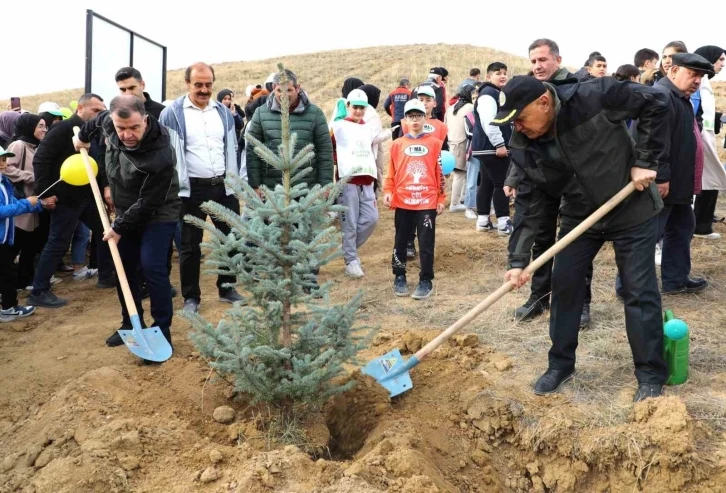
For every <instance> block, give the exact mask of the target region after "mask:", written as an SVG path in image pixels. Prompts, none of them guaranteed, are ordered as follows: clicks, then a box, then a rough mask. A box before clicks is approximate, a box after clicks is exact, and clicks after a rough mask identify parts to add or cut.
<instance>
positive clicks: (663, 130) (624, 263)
mask: <svg viewBox="0 0 726 493" xmlns="http://www.w3.org/2000/svg"><path fill="white" fill-rule="evenodd" d="M502 94H503V95H504V96H503V97H502V99H501V101H500V102H501V103H503V104H502V108H501V111H500V113H499V114H498V115H497V117H496V118H495V119H494V120H493V121H492V123H493V124H495V125H508V124H510V123H514V129H515V131H514V133H513V135H512V139H511V141H510V148H511V151H512V162H513V163H514V165H515V166H517V167H518V168H519V170H521V172H522V173H524V174H525V175H526V176H527V177H528V178H529V179H530V181H531V183H533V186H534V189H533V190H532V193H531V194H530V195H529V200H528V203H527V204H524V205H525V207H526V210H525V211H524V213H523V214H520V215H518V216H516V217H515V221H514V231H513V232H512V235H511V237H510V241H509V271H508V272H507V274H506V276H505V277H506V279H507V280H509V281H510V282H512V284H514V285H515V286H516V287H519V286H522V285H524V284H525V283H526V282H527V281H528V280H529V276H528V275H526V274H523V272H522V269H524V267H525V266H526V265H527V264H528V262H529V257H530V251H531V248H532V243H533V242H534V237H535V234H536V232H537V229H538V226H539V222H540V221H541V220H542V216H543V215H545V214H544V213H545V212H546V206H543V203H544V202H543V197H548V198H555V199H556V200H559V199H560V198H562V206H561V208H560V213H561V217H562V219H561V229H560V237H562V236H564V235H565V234H567V233H568V232H569V231H571V230H572V229H573V228H574V227H575V226H576V225H578V224H579V223H580V222H582V220H584V219H585V218H586V217H588V216H589V215H590V214H592V213H593V212H594V211H595V210H597V208H598V207H600V206H601V205H603V204H604V203H605V202H606V201H607V200H609V199H610V198H611V197H612V196H613V195H615V194H616V193H617V192H618V191H620V190H621V189H622V188H623V187H624V186H625V185H627V184H628V182H630V181H631V180H632V181H633V182H634V184H635V186H636V188H637V189H638V191H637V192H635V193H633V194H631V195H630V196H629V197H627V198H626V199H625V200H624V201H623V202H621V203H620V205H618V206H616V207H615V208H614V209H613V210H612V211H611V212H610V213H609V214H607V215H606V216H605V217H604V218H603V219H601V220H600V221H599V222H598V223H596V224H595V225H594V226H593V227H592V228H590V229H589V230H588V231H587V232H585V233H584V234H583V235H582V236H580V237H579V238H577V239H576V240H575V241H573V242H572V243H571V244H570V245H569V246H568V247H567V248H565V249H564V250H563V251H562V252H560V253H559V254H558V255H557V256H556V257H555V262H554V269H553V272H552V307H551V316H550V338H551V339H552V347H551V348H550V351H549V366H548V369H547V371H546V372H545V373H544V374H543V375H542V376H541V377H540V378H539V380H538V381H537V383H536V384H535V386H534V392H535V393H536V394H538V395H544V394H549V393H552V392H556V391H557V390H558V389H559V388H560V386H561V385H562V384H563V383H564V382H566V381H567V380H569V379H570V378H572V376H573V375H574V373H575V349H576V348H577V339H578V332H579V330H578V329H579V322H580V315H581V311H582V303H583V298H584V295H585V293H584V289H583V288H584V286H585V275H586V272H587V269H588V267H589V265H590V264H591V263H592V260H593V258H594V257H595V255H596V254H597V252H598V251H599V250H600V248H601V247H602V245H603V243H604V242H605V241H612V242H613V247H614V249H615V260H616V263H617V265H618V271H619V272H620V275H621V276H622V279H623V286H624V289H623V298H624V304H625V324H626V330H627V333H628V340H629V341H630V347H631V350H632V352H633V360H634V362H635V374H636V377H637V379H638V383H639V386H638V390H637V392H636V393H635V396H634V400H635V401H639V400H642V399H645V398H647V397H654V396H658V395H660V394H661V392H662V386H663V384H664V383H665V380H666V377H667V367H666V363H665V361H664V360H663V320H662V315H661V300H660V293H659V291H658V281H657V278H656V274H655V259H654V258H653V249H654V248H655V243H656V234H657V230H658V213H659V212H660V210H661V209H662V208H663V202H662V200H661V198H660V195H658V192H657V189H656V187H655V183H654V180H655V177H656V169H657V167H658V156H660V155H661V154H662V153H663V151H664V149H665V147H666V141H667V139H668V135H669V128H668V119H667V111H668V106H667V99H666V95H665V94H664V93H663V92H661V91H659V90H657V89H653V88H649V87H646V86H641V85H639V84H633V83H619V82H617V81H616V80H615V79H614V78H611V77H603V78H600V79H596V80H593V81H589V82H587V83H585V84H581V83H573V84H566V85H561V86H554V85H552V84H550V83H542V82H540V81H538V80H536V79H535V78H533V77H528V76H520V77H515V78H513V79H512V80H511V81H510V82H509V83H507V85H506V86H505V87H504V88H503V89H502ZM635 118H639V119H640V124H639V127H638V135H637V139H636V141H635V143H633V141H632V139H631V137H630V135H629V134H628V130H627V127H626V126H625V125H624V122H625V121H626V120H628V119H635ZM573 179H574V181H573Z"/></svg>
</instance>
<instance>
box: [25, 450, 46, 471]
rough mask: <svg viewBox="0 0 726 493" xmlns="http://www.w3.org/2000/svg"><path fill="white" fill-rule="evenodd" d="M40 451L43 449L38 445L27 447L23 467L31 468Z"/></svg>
mask: <svg viewBox="0 0 726 493" xmlns="http://www.w3.org/2000/svg"><path fill="white" fill-rule="evenodd" d="M42 451H43V449H42V448H41V447H40V445H31V446H30V447H28V450H27V451H26V452H25V466H26V467H33V464H35V459H37V458H38V456H39V455H40V453H41V452H42Z"/></svg>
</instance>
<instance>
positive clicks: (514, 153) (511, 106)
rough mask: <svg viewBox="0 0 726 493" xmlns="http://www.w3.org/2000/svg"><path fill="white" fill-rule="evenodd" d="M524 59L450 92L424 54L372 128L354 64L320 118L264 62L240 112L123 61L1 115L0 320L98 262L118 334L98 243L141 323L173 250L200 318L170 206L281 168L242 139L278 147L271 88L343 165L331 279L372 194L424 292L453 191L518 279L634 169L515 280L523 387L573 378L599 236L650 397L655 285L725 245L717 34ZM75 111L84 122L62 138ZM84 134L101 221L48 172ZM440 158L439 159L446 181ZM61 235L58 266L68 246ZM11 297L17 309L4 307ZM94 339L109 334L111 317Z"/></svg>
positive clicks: (327, 161) (658, 347)
mask: <svg viewBox="0 0 726 493" xmlns="http://www.w3.org/2000/svg"><path fill="white" fill-rule="evenodd" d="M528 54H529V59H530V64H531V72H530V73H529V74H527V75H522V76H516V77H512V78H510V77H509V74H508V67H507V65H506V64H505V63H502V62H498V61H495V62H493V63H490V64H489V65H488V66H487V67H486V70H485V72H483V73H482V71H481V70H480V69H479V68H472V69H471V71H470V72H469V76H468V78H466V79H464V80H463V81H462V82H461V84H459V85H458V87H457V88H456V90H455V91H451V92H454V93H453V94H452V93H451V92H449V93H448V94H447V88H450V87H454V86H451V85H450V84H449V72H448V70H447V69H446V68H444V67H433V68H431V70H430V72H429V76H428V78H427V79H426V80H424V81H421V82H420V83H418V84H415V85H413V84H411V81H410V80H409V79H408V78H407V77H401V79H400V82H399V84H398V87H396V88H394V89H393V90H392V91H391V92H390V93H389V94H388V95H387V96H386V97H385V98H384V100H383V109H384V110H385V111H386V113H388V115H389V116H390V117H391V120H392V125H391V128H386V129H384V128H383V125H382V122H381V119H380V116H379V114H378V111H377V110H378V105H379V103H380V99H381V90H380V89H379V88H378V87H376V86H374V85H372V84H365V83H364V81H362V80H360V79H358V78H355V77H349V78H347V79H345V81H344V82H343V86H342V94H341V98H340V99H339V100H338V101H337V102H336V105H335V108H334V110H333V114H332V115H331V116H330V118H326V116H325V114H324V113H323V112H322V111H321V110H320V108H319V107H317V106H316V105H315V104H314V103H313V102H312V101H311V100H310V97H309V96H308V94H307V92H306V91H305V90H304V89H303V88H302V86H301V84H300V82H299V81H298V77H297V75H296V74H295V73H294V72H292V71H290V70H287V71H286V74H285V76H286V79H287V83H286V84H287V85H286V86H283V85H281V84H280V74H276V73H273V74H270V77H269V78H268V79H267V80H265V82H264V83H263V84H258V85H251V86H249V87H247V88H246V91H245V96H246V97H247V101H246V103H245V104H244V107H243V106H241V105H239V104H237V102H236V101H237V100H236V98H235V92H234V91H233V90H231V89H222V90H221V91H218V92H217V93H216V98H215V94H214V91H215V74H214V68H213V67H212V66H210V65H208V64H205V63H196V64H194V65H191V66H190V67H188V68H187V69H186V71H185V82H186V85H187V90H188V92H187V93H186V94H184V95H182V96H180V97H178V98H177V99H175V100H173V101H166V102H164V104H161V103H158V102H155V101H152V100H151V98H150V97H149V94H148V93H147V92H145V83H144V80H143V77H142V75H141V73H139V71H138V70H136V69H134V68H133V67H123V68H121V69H120V70H119V71H118V72H117V74H116V78H115V80H116V83H117V85H118V88H119V96H117V97H115V98H113V100H111V101H110V102H109V103H108V107H107V106H106V102H104V101H103V99H102V98H101V97H100V96H98V95H96V94H90V93H89V94H84V95H82V96H81V97H80V98H79V99H78V102H77V107H76V108H75V111H74V112H73V114H71V115H68V114H65V113H64V112H63V111H61V110H62V108H60V106H59V105H58V104H56V103H54V102H45V103H43V104H41V105H40V107H39V108H38V113H37V114H33V113H30V112H27V111H24V110H21V109H20V108H11V109H10V110H9V111H5V112H2V113H0V173H2V186H0V191H1V192H2V193H0V220H1V221H0V294H1V295H2V311H1V312H0V322H13V321H15V320H17V319H19V318H24V317H27V316H29V315H32V314H33V313H34V311H35V307H37V306H40V307H43V308H59V307H62V306H65V305H67V304H68V300H65V299H62V298H59V297H58V296H56V295H55V294H54V293H53V290H52V285H53V284H55V283H57V282H60V278H58V277H56V275H55V273H56V272H58V271H61V272H73V276H72V278H73V281H74V282H82V281H84V280H87V279H89V278H92V277H97V278H98V282H97V287H98V288H100V289H104V288H113V287H116V288H117V292H118V295H119V299H120V301H121V306H122V310H121V312H122V313H121V315H122V322H121V327H120V328H121V329H129V328H130V326H131V325H130V321H129V314H128V313H127V311H126V308H125V305H124V303H123V296H122V293H121V290H120V287H119V285H118V282H117V279H116V275H115V272H114V269H113V264H112V262H111V259H110V253H109V248H108V244H107V241H108V240H109V239H111V238H114V239H115V240H117V241H118V245H119V250H120V252H121V257H122V260H123V263H124V269H125V270H126V272H127V275H128V278H129V282H130V286H131V291H132V294H133V298H134V301H135V303H136V306H137V310H138V311H139V314H140V316H141V318H142V320H143V309H142V303H141V302H142V299H144V298H146V297H149V298H150V302H151V316H152V318H153V319H154V326H158V327H160V328H161V330H162V332H163V334H164V336H165V337H166V338H167V340H169V342H170V343H171V325H172V319H173V308H172V301H171V300H172V298H173V297H174V296H176V294H177V290H176V289H175V288H174V287H172V286H171V283H170V273H171V269H172V253H173V249H174V248H176V249H177V250H178V252H179V270H180V281H181V294H182V296H183V299H184V303H183V309H184V310H185V311H188V312H196V311H198V310H199V306H200V304H201V303H202V293H201V289H200V284H199V276H200V264H201V260H202V258H203V255H202V252H201V248H200V244H201V241H202V231H201V230H200V229H199V228H197V227H196V226H193V225H190V224H187V223H185V222H183V221H181V217H183V216H184V215H187V214H191V215H193V216H196V217H198V218H199V219H202V220H206V218H207V214H206V213H205V212H204V211H202V209H201V204H202V203H204V202H206V201H213V202H217V203H219V204H220V205H223V206H225V207H227V208H229V209H231V210H233V211H235V212H239V211H240V206H239V202H238V200H237V199H236V197H235V196H234V194H233V191H232V190H231V189H229V188H227V187H226V185H225V182H224V180H225V178H226V177H228V176H232V175H240V176H242V177H243V178H245V179H246V180H247V182H248V183H249V185H250V186H251V187H252V188H253V189H255V190H257V191H258V193H259V194H260V196H262V189H261V187H267V188H274V187H275V186H276V185H277V184H279V183H281V180H282V177H281V175H280V173H279V171H278V170H276V169H274V168H273V167H271V166H269V165H268V164H267V163H266V162H264V161H263V160H261V159H260V158H259V156H257V154H256V153H254V152H252V149H251V148H250V146H248V145H246V137H247V136H248V135H249V136H252V137H254V138H255V139H257V140H258V141H260V142H261V143H262V144H263V145H265V146H267V147H268V148H270V149H272V150H275V149H276V148H277V146H278V145H279V143H280V142H281V137H282V136H281V126H280V120H281V105H280V96H281V94H282V91H286V92H287V95H288V98H289V102H290V104H289V117H290V129H291V131H292V132H295V133H296V134H297V141H296V146H297V149H296V150H300V149H302V148H303V147H305V146H307V145H312V146H313V148H314V152H315V157H314V158H313V159H312V160H311V162H310V163H309V164H308V166H309V167H311V168H312V171H311V172H310V173H309V174H307V175H306V177H305V180H306V181H307V183H308V184H309V185H311V186H312V185H316V184H318V185H327V184H329V183H331V182H332V181H334V180H341V179H345V180H347V181H346V184H345V186H344V187H343V189H342V192H341V194H340V196H339V198H338V201H339V203H340V204H341V205H344V206H346V211H345V212H344V213H342V214H341V215H340V218H339V219H340V228H341V232H342V245H341V248H342V252H343V258H344V260H345V274H346V275H347V276H349V277H351V278H354V279H356V278H361V277H364V276H365V273H364V271H363V262H362V260H361V257H360V255H359V252H358V250H359V249H360V247H361V246H362V245H363V244H364V243H365V242H366V241H367V240H368V239H369V238H370V237H371V235H372V234H374V231H375V228H376V224H377V223H378V219H379V203H380V202H381V201H379V199H381V198H382V204H383V205H384V206H386V207H387V208H390V209H393V210H394V224H395V235H394V238H391V243H392V255H391V267H392V270H393V273H394V275H395V282H394V287H393V291H394V294H395V295H396V296H411V297H412V298H414V299H425V298H428V297H429V296H430V295H431V294H432V293H433V291H434V285H433V281H434V264H435V243H436V234H435V232H436V219H437V217H438V216H439V215H440V214H442V213H443V212H444V211H445V205H446V203H447V193H446V191H447V189H450V191H451V192H450V197H448V203H449V211H450V212H452V213H459V212H461V213H463V215H464V216H465V217H466V218H467V219H470V220H472V221H474V223H473V224H474V226H473V227H474V228H475V229H476V231H478V232H482V233H489V232H493V233H496V234H497V235H498V236H501V237H505V238H507V239H508V242H509V248H508V250H509V253H508V266H507V272H506V274H505V279H507V280H508V281H510V282H511V283H512V284H513V285H515V286H518V287H519V286H523V285H524V284H525V283H526V282H528V281H530V276H529V275H528V274H527V273H526V271H524V270H523V269H524V268H525V267H526V266H527V265H528V264H529V263H530V261H532V260H534V259H536V258H538V257H539V256H540V255H541V254H542V253H543V252H545V251H546V250H547V249H548V248H550V247H551V246H552V245H553V244H554V243H555V241H556V239H557V237H558V236H559V237H562V236H564V235H565V234H567V233H568V232H569V231H571V230H572V229H573V228H574V227H575V226H577V225H578V224H579V223H580V222H582V221H583V220H584V219H585V218H586V217H587V216H589V215H590V214H591V213H593V212H594V211H595V210H596V209H597V208H598V207H599V206H601V205H602V204H604V203H605V202H606V201H607V200H608V199H609V198H610V197H612V196H613V195H614V194H615V193H617V192H618V191H619V190H620V189H622V188H623V187H624V186H625V185H626V184H627V183H629V182H631V181H632V182H633V183H634V184H635V187H636V189H637V192H635V193H634V194H633V195H631V196H629V197H628V198H626V199H625V200H624V201H623V202H622V203H621V204H620V205H618V206H617V207H615V209H613V210H612V211H611V212H610V213H608V214H607V215H606V216H605V217H604V218H603V219H602V220H601V221H599V222H598V223H597V224H596V225H595V226H594V227H592V228H590V229H589V230H588V231H587V232H585V233H584V234H583V235H582V236H580V237H579V238H578V239H577V240H575V241H574V242H573V243H572V244H571V245H570V246H569V247H567V248H565V249H564V250H563V251H562V252H560V253H559V254H558V255H556V256H555V258H554V259H553V260H550V261H549V262H547V263H546V264H544V266H543V267H542V268H540V269H539V270H537V271H536V272H535V273H534V275H533V276H532V278H531V281H532V286H531V295H530V297H529V299H528V300H527V301H526V302H525V303H524V305H522V306H521V307H519V308H517V309H516V310H515V312H514V317H515V319H516V320H519V321H527V320H533V319H535V318H536V317H538V316H540V315H541V314H543V313H544V312H545V311H547V310H548V309H549V310H550V320H549V323H550V337H551V339H552V346H551V349H550V351H549V356H548V360H549V361H548V368H547V371H546V372H545V373H544V374H543V375H542V376H541V377H540V378H539V379H538V380H537V382H536V383H535V385H534V392H535V393H536V394H538V395H545V394H549V393H552V392H556V391H558V390H559V389H560V387H561V385H562V384H563V383H565V382H566V381H568V380H569V379H571V378H572V377H573V375H574V374H575V349H576V347H577V341H578V334H579V332H580V331H581V330H583V329H586V328H587V327H588V326H589V325H590V318H591V317H590V302H591V298H592V293H591V282H592V275H593V260H594V258H595V256H596V255H597V253H598V251H599V250H600V248H601V247H602V245H603V243H604V242H606V241H609V242H612V243H613V247H614V249H615V260H616V263H617V266H618V276H617V277H616V279H613V283H614V290H615V292H616V294H617V296H618V297H619V299H620V300H621V301H622V303H623V306H624V313H625V321H626V331H627V334H628V340H629V342H630V345H631V349H632V353H633V361H634V367H635V375H636V378H637V381H638V388H637V391H636V393H635V396H634V400H635V401H639V400H642V399H645V398H648V397H654V396H658V395H660V394H661V393H662V388H663V384H664V383H665V379H666V365H665V362H664V360H663V357H662V354H663V351H662V348H663V331H662V308H661V295H666V294H668V295H670V294H689V293H697V292H700V291H703V290H704V289H706V288H707V287H708V282H707V281H706V280H705V279H702V278H698V277H695V276H692V275H691V272H690V270H691V250H690V244H691V239H692V238H693V237H697V238H703V239H707V240H718V239H719V238H720V235H719V234H718V233H715V232H714V231H713V223H714V222H715V216H714V213H715V208H716V202H717V198H718V192H719V190H724V189H726V171H725V170H724V166H723V165H722V163H721V162H720V161H719V158H718V147H719V146H720V143H719V142H718V140H717V137H716V135H718V134H719V133H720V127H721V124H722V120H723V117H722V114H721V113H720V112H718V111H717V108H716V101H715V97H714V93H713V89H712V87H711V84H710V79H711V78H712V77H713V76H714V75H715V74H717V73H719V72H720V71H721V70H722V68H723V66H724V63H725V61H726V55H725V54H724V50H723V49H722V48H719V47H718V46H714V45H709V46H703V47H700V48H698V49H697V50H695V51H694V52H689V51H688V50H687V48H686V45H685V44H684V43H683V42H681V41H673V42H671V43H668V45H666V47H665V48H664V49H663V51H662V54H661V55H659V54H658V53H657V52H656V51H654V50H651V49H641V50H638V51H637V52H636V53H635V56H634V61H633V64H632V65H623V66H621V67H619V68H618V69H617V70H616V71H615V72H614V73H613V74H612V75H611V76H608V75H607V72H608V66H607V59H606V58H605V56H603V55H602V54H601V53H600V52H593V53H591V55H590V56H589V57H588V59H587V60H586V62H585V63H584V66H583V67H582V68H581V69H580V70H578V71H577V72H576V73H575V74H572V73H570V72H569V71H568V70H567V69H566V68H564V67H562V66H561V62H562V58H561V56H560V53H559V47H558V46H557V43H556V42H554V41H552V40H550V39H538V40H536V41H534V42H533V43H532V44H531V45H530V46H529V50H528ZM75 126H78V127H81V132H80V133H79V134H78V136H76V137H74V136H73V127H75ZM388 140H391V141H392V142H391V143H390V147H389V149H388V151H389V152H388V154H389V156H390V157H389V159H388V162H385V154H386V147H385V146H386V145H388V144H386V141H388ZM82 147H85V148H87V149H88V151H89V154H90V155H91V156H92V157H94V158H95V159H96V161H97V162H98V163H99V173H98V182H99V186H100V187H101V189H102V190H103V195H104V200H105V203H106V207H107V209H108V211H109V212H112V213H114V218H115V219H114V222H113V224H112V226H111V228H110V229H108V230H106V231H104V230H103V226H102V224H101V221H100V218H99V216H98V212H97V211H96V208H95V204H94V199H93V196H92V194H91V190H90V187H89V186H80V187H74V186H69V185H66V184H64V183H56V182H57V180H58V179H59V173H60V166H61V164H62V163H63V162H64V161H65V159H66V158H68V157H69V156H72V155H73V154H75V153H76V152H78V150H79V149H81V148H82ZM443 152H448V153H450V154H451V156H452V157H453V159H454V169H453V171H452V172H451V174H450V175H449V177H450V178H451V181H452V183H451V186H450V187H447V185H446V177H445V176H444V173H443V168H442V153H443ZM512 202H513V206H514V214H513V215H511V214H510V210H511V209H510V206H511V205H512ZM212 220H213V221H214V222H215V225H216V226H217V227H218V228H220V229H221V230H222V232H224V233H226V232H227V229H228V227H227V226H226V225H225V224H223V223H219V222H217V221H215V220H214V218H212ZM89 244H90V246H91V253H90V257H89V260H88V262H87V263H86V250H87V247H88V245H89ZM417 246H418V248H417ZM69 249H70V250H71V263H72V265H66V264H65V263H64V261H63V258H64V257H65V254H66V253H67V251H68V250H69ZM416 256H418V257H419V265H420V272H419V280H418V283H416V285H415V287H414V288H413V291H412V290H411V287H412V286H410V285H409V283H408V279H407V272H408V265H407V262H408V260H410V259H412V258H415V257H416ZM656 265H660V267H661V286H660V288H659V286H658V279H657V276H656ZM315 274H316V275H317V272H315ZM233 282H234V279H230V278H228V277H226V276H219V277H218V279H217V290H218V300H219V301H220V302H225V303H241V304H244V303H245V302H246V301H245V298H244V297H243V296H242V295H241V294H240V293H238V292H237V291H236V290H235V289H234V288H230V287H226V286H227V283H233ZM23 291H27V292H28V296H27V301H28V303H27V305H26V304H20V303H19V302H18V295H19V293H21V292H23ZM106 344H107V345H108V346H111V347H113V346H120V345H122V344H123V341H122V340H121V338H120V337H119V335H118V332H117V329H114V330H113V332H112V333H111V335H110V336H109V337H108V339H107V340H106Z"/></svg>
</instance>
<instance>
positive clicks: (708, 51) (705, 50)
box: [695, 45, 724, 79]
mask: <svg viewBox="0 0 726 493" xmlns="http://www.w3.org/2000/svg"><path fill="white" fill-rule="evenodd" d="M695 53H696V55H701V56H702V57H703V58H705V59H706V60H708V62H709V63H711V64H712V65H713V64H714V63H716V62H717V61H718V59H719V58H721V55H723V54H724V49H723V48H719V47H718V46H714V45H706V46H701V47H700V48H699V49H697V50H696V51H695ZM715 76H716V74H713V75H711V74H709V76H708V78H709V79H712V78H713V77H715Z"/></svg>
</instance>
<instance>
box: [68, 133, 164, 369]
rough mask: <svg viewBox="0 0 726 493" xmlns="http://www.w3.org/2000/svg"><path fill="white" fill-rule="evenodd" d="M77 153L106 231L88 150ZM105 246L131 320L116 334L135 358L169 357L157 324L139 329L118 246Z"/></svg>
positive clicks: (104, 216)
mask: <svg viewBox="0 0 726 493" xmlns="http://www.w3.org/2000/svg"><path fill="white" fill-rule="evenodd" d="M79 130H80V129H79V128H78V127H73V133H74V135H78V132H79ZM81 155H82V156H83V163H84V164H85V166H86V173H88V179H89V182H90V185H91V188H92V189H93V196H94V198H95V199H96V207H97V208H98V214H99V215H100V216H101V222H103V230H104V231H108V230H109V229H110V228H111V224H110V223H109V221H108V215H107V214H106V207H105V206H104V204H103V199H102V198H101V191H100V190H99V188H98V182H96V174H95V173H94V171H93V168H92V166H91V162H90V160H89V159H88V151H87V150H86V149H83V148H81ZM108 247H109V249H110V250H111V256H112V257H113V263H114V265H115V266H116V276H117V277H118V281H119V284H121V291H122V292H123V295H124V302H125V303H126V309H127V310H128V312H129V318H130V319H131V327H132V329H131V330H119V331H118V333H119V335H120V336H121V339H122V340H123V341H124V344H126V347H127V348H128V349H129V351H131V352H132V353H133V354H135V355H136V356H138V357H139V358H143V359H146V360H149V361H157V362H161V361H166V360H168V359H169V358H171V353H172V349H171V344H169V341H167V340H166V337H164V334H162V332H161V329H160V328H159V327H151V328H148V329H142V328H141V320H140V319H139V312H137V311H136V303H134V297H133V296H132V295H131V289H130V288H129V282H128V280H127V279H126V271H124V265H123V262H122V261H121V255H120V254H119V251H118V245H116V240H113V239H111V240H109V241H108Z"/></svg>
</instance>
